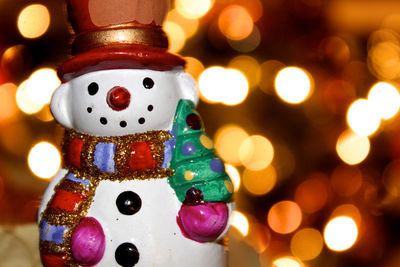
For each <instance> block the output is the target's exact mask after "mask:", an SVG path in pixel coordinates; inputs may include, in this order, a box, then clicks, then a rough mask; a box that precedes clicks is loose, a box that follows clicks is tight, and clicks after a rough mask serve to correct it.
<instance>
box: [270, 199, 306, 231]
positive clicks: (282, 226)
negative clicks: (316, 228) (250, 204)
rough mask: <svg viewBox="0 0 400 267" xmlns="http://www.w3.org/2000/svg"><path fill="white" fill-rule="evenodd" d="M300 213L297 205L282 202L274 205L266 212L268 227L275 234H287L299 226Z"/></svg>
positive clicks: (285, 201) (291, 202) (286, 201)
mask: <svg viewBox="0 0 400 267" xmlns="http://www.w3.org/2000/svg"><path fill="white" fill-rule="evenodd" d="M302 217H303V215H302V213H301V209H300V207H299V205H298V204H297V203H295V202H293V201H288V200H284V201H281V202H278V203H276V204H274V205H273V206H272V207H271V209H270V210H269V212H268V225H269V227H271V229H272V230H274V231H275V232H277V233H280V234H289V233H291V232H293V231H295V230H296V229H297V228H298V227H299V226H300V224H301V221H302Z"/></svg>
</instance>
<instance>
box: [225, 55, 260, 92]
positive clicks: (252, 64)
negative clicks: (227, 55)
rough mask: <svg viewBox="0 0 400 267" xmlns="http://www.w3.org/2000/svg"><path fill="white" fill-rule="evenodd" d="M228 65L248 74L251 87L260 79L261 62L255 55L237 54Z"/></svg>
mask: <svg viewBox="0 0 400 267" xmlns="http://www.w3.org/2000/svg"><path fill="white" fill-rule="evenodd" d="M228 67H229V68H233V69H237V70H239V71H241V72H242V73H243V74H244V75H246V77H247V80H248V81H249V87H250V88H254V87H255V86H256V85H257V84H258V82H259V80H260V77H259V75H258V74H259V68H260V64H259V63H258V61H257V59H255V58H254V57H251V56H246V55H240V56H236V57H234V58H233V59H232V60H231V61H229V63H228Z"/></svg>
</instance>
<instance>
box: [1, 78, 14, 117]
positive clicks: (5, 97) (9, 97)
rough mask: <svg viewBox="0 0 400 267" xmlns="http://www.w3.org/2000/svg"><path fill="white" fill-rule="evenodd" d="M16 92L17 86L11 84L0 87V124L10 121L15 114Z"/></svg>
mask: <svg viewBox="0 0 400 267" xmlns="http://www.w3.org/2000/svg"><path fill="white" fill-rule="evenodd" d="M16 91H17V86H15V84H13V83H5V84H2V85H0V122H1V121H5V120H9V119H11V118H12V117H13V116H15V114H16V113H17V105H16V101H15V93H16Z"/></svg>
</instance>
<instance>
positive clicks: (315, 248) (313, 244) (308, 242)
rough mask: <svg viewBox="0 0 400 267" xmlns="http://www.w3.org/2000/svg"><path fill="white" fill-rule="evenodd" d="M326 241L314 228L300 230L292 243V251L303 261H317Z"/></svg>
mask: <svg viewBox="0 0 400 267" xmlns="http://www.w3.org/2000/svg"><path fill="white" fill-rule="evenodd" d="M323 246H324V240H323V238H322V235H321V233H320V232H319V231H318V230H316V229H313V228H304V229H301V230H299V231H298V232H297V233H296V234H294V236H293V237H292V239H291V241H290V250H291V251H292V253H293V255H294V256H296V257H298V258H299V259H301V260H304V261H308V260H312V259H315V258H316V257H318V255H319V254H320V253H321V251H322V248H323Z"/></svg>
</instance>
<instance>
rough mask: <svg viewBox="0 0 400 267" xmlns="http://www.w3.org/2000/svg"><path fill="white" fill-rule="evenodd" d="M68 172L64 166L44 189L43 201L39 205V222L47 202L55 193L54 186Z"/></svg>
mask: <svg viewBox="0 0 400 267" xmlns="http://www.w3.org/2000/svg"><path fill="white" fill-rule="evenodd" d="M67 173H68V170H66V169H64V168H62V169H60V170H59V171H58V172H57V174H56V175H55V176H54V178H53V179H52V180H51V181H50V183H49V185H48V186H47V188H46V190H45V191H44V194H43V198H42V202H41V204H40V207H39V211H38V223H39V222H40V220H41V219H42V213H43V211H44V210H45V209H46V207H47V204H48V203H49V201H50V199H51V197H52V196H53V194H54V188H55V187H56V186H57V185H58V184H59V183H60V181H61V180H62V179H63V178H64V177H65V175H66V174H67Z"/></svg>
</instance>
